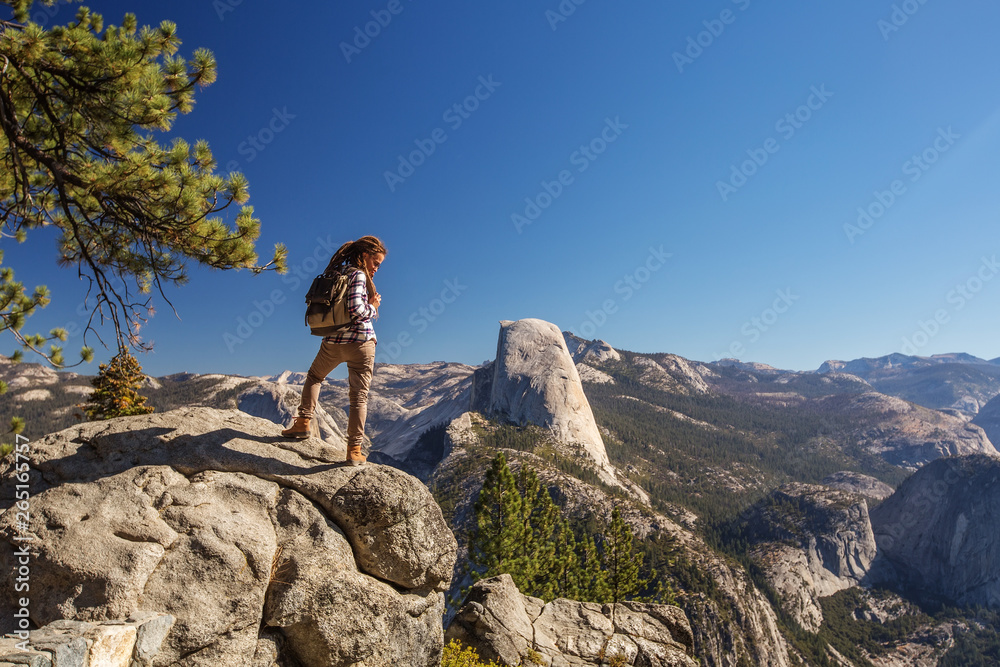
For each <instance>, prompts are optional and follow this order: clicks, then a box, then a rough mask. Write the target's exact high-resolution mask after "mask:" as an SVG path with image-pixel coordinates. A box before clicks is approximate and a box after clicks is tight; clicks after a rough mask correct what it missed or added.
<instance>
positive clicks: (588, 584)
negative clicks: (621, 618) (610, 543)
mask: <svg viewBox="0 0 1000 667" xmlns="http://www.w3.org/2000/svg"><path fill="white" fill-rule="evenodd" d="M578 545H579V549H580V558H579V560H580V598H579V599H580V600H583V601H586V602H610V601H611V600H610V596H611V592H610V590H609V589H608V581H607V577H606V576H605V572H604V564H603V563H602V561H601V553H600V552H599V551H598V550H597V545H596V544H595V542H594V536H593V535H590V534H589V533H588V534H586V535H584V537H583V539H582V540H580V541H579V543H578Z"/></svg>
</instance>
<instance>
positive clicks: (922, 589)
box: [871, 455, 1000, 608]
mask: <svg viewBox="0 0 1000 667" xmlns="http://www.w3.org/2000/svg"><path fill="white" fill-rule="evenodd" d="M998 515H1000V461H998V460H997V459H996V458H993V457H988V456H982V455H979V456H964V457H956V458H947V459H939V460H937V461H932V462H931V463H929V464H927V465H926V466H924V467H923V468H921V469H920V470H918V471H917V472H916V473H914V474H913V476H911V477H910V478H909V479H907V480H906V481H905V482H904V483H903V484H902V485H901V486H900V487H899V489H897V490H896V493H895V494H893V496H892V497H890V498H889V499H888V500H886V501H885V502H883V503H882V504H881V505H879V506H878V507H877V508H876V509H875V510H873V511H872V516H871V518H872V526H873V528H874V533H875V540H876V542H877V544H878V549H879V558H880V560H881V561H882V565H886V566H887V567H883V568H879V570H878V578H879V579H880V580H881V581H884V582H886V583H890V584H895V585H897V586H899V587H901V588H902V589H903V590H907V591H912V592H913V593H915V594H917V595H923V596H930V597H932V598H938V599H945V600H948V601H950V602H952V603H954V604H959V605H977V604H978V605H983V606H991V607H994V608H996V607H1000V541H998V540H997V536H996V517H997V516H998Z"/></svg>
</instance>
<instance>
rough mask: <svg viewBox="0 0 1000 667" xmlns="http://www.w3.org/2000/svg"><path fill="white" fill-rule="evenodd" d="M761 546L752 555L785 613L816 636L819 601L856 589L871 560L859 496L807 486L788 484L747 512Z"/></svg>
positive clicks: (871, 541)
mask: <svg viewBox="0 0 1000 667" xmlns="http://www.w3.org/2000/svg"><path fill="white" fill-rule="evenodd" d="M746 523H747V524H748V525H749V526H752V529H751V530H752V531H753V533H754V537H755V538H756V539H757V540H760V542H759V543H758V544H757V545H756V546H755V547H754V548H753V555H754V557H755V559H756V560H757V562H758V563H760V565H761V567H762V568H763V569H764V572H765V573H766V575H767V578H768V580H769V582H770V583H771V585H772V586H773V587H774V588H775V590H776V591H778V593H779V594H780V595H781V598H782V602H783V606H784V608H785V610H786V611H787V612H788V613H789V614H791V615H792V616H793V617H794V618H795V619H796V620H797V621H798V622H799V624H800V625H802V627H804V628H806V629H808V630H811V631H813V632H816V631H818V630H819V627H820V625H821V624H822V622H823V609H822V607H821V606H820V604H819V598H821V597H826V596H829V595H833V594H834V593H836V592H837V591H840V590H843V589H845V588H849V587H851V586H856V585H858V584H859V583H861V581H863V580H864V578H865V576H866V575H867V574H868V571H869V569H870V567H871V564H872V561H873V560H874V559H875V552H876V546H875V537H874V535H873V533H872V527H871V522H870V520H869V517H868V505H867V503H866V502H865V501H864V500H863V499H862V498H859V497H858V496H855V495H853V494H849V493H844V492H842V491H837V490H833V489H829V488H826V487H823V486H815V485H808V484H787V485H785V486H783V487H781V488H780V489H778V490H776V491H774V492H772V494H771V496H770V497H769V498H768V499H767V500H766V501H764V502H762V503H759V504H757V505H756V506H754V508H753V509H752V510H751V511H750V512H748V514H747V517H746Z"/></svg>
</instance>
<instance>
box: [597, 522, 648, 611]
mask: <svg viewBox="0 0 1000 667" xmlns="http://www.w3.org/2000/svg"><path fill="white" fill-rule="evenodd" d="M603 544H604V554H603V555H604V569H605V570H606V572H605V578H606V581H607V586H608V595H609V600H608V601H609V602H621V601H622V600H627V599H630V598H632V597H634V596H635V595H636V594H637V593H638V592H639V591H640V590H641V589H642V587H643V586H645V585H646V582H645V581H643V580H642V579H640V578H639V570H640V568H641V567H642V554H641V553H633V551H634V549H635V543H634V541H633V539H632V528H631V527H630V526H629V525H628V524H627V523H626V522H625V520H624V519H623V518H622V515H621V512H620V511H618V508H617V507H615V508H614V509H613V510H612V512H611V525H610V526H608V530H607V532H606V533H605V535H604V542H603Z"/></svg>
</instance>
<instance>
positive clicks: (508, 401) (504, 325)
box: [473, 319, 611, 477]
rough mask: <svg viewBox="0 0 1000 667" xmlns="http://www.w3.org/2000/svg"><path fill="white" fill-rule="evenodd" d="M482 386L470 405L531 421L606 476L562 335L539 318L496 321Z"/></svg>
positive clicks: (605, 462) (600, 441)
mask: <svg viewBox="0 0 1000 667" xmlns="http://www.w3.org/2000/svg"><path fill="white" fill-rule="evenodd" d="M487 384H488V386H482V387H475V388H474V392H481V393H482V396H481V399H480V398H478V397H476V396H474V397H473V405H474V406H475V405H476V403H477V402H479V401H480V400H481V402H482V403H483V404H484V405H485V412H486V413H487V414H488V415H490V416H493V415H498V416H501V417H502V418H504V419H507V420H509V421H512V422H514V423H516V424H521V425H524V424H537V425H539V426H544V427H545V428H547V429H548V430H549V431H550V432H551V433H552V435H553V436H554V437H555V438H556V440H559V441H561V442H564V443H571V444H576V445H579V446H581V447H582V449H583V451H584V452H585V453H586V455H587V456H589V457H590V459H592V461H593V462H594V463H595V464H597V467H598V469H599V470H603V471H604V472H605V474H606V475H608V476H609V477H610V476H611V473H610V466H611V464H610V462H609V461H608V454H607V451H606V450H605V448H604V440H603V438H602V437H601V433H600V431H599V430H598V429H597V423H596V422H595V421H594V413H593V412H592V411H591V409H590V403H589V402H588V401H587V397H586V395H584V393H583V385H582V384H581V383H580V375H579V373H578V372H577V370H576V365H575V364H574V363H573V358H572V357H571V356H570V354H569V350H568V349H567V348H566V342H565V340H564V339H563V335H562V333H561V332H560V331H559V329H558V328H557V327H556V326H555V325H554V324H550V323H548V322H543V321H542V320H536V319H526V320H518V321H516V322H511V321H509V320H505V321H503V322H501V323H500V338H499V341H498V342H497V358H496V361H495V362H494V363H493V367H492V376H491V377H488V378H487Z"/></svg>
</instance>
